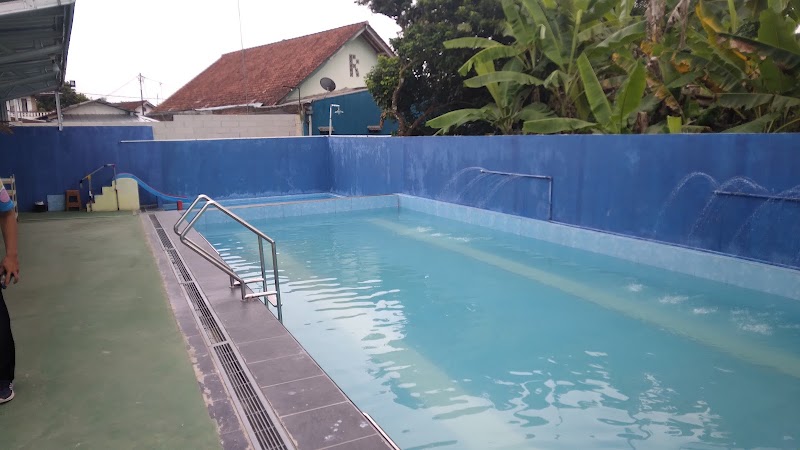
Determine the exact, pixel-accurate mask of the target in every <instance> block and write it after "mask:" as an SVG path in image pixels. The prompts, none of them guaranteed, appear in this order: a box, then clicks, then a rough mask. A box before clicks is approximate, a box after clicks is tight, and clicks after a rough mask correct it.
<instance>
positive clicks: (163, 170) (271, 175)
mask: <svg viewBox="0 0 800 450" xmlns="http://www.w3.org/2000/svg"><path fill="white" fill-rule="evenodd" d="M119 148H120V152H119V164H120V168H122V169H124V170H125V171H127V172H131V173H134V174H136V175H137V176H139V177H140V178H142V179H143V180H144V181H145V182H146V183H148V184H150V185H151V186H153V187H154V188H155V189H157V190H159V191H161V192H164V193H168V194H175V195H184V196H190V197H192V198H193V197H194V196H196V195H197V194H207V195H210V196H211V197H213V198H218V199H234V198H247V197H265V196H271V195H286V194H301V193H314V192H330V190H331V177H330V170H329V165H330V163H329V158H328V157H329V152H328V143H327V138H326V137H319V138H273V139H223V140H190V141H152V142H124V143H122V144H121V145H120V147H119ZM140 194H143V193H142V191H141V190H140ZM148 197H149V196H143V198H142V199H141V201H142V203H148V200H150V202H151V203H155V202H154V201H152V200H153V199H149V198H148Z"/></svg>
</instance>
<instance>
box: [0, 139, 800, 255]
mask: <svg viewBox="0 0 800 450" xmlns="http://www.w3.org/2000/svg"><path fill="white" fill-rule="evenodd" d="M151 138H152V132H151V130H150V128H149V127H67V128H65V129H64V131H63V132H58V131H57V130H56V129H55V128H51V127H47V128H42V127H31V128H28V127H19V128H15V129H14V134H13V135H10V136H8V135H0V151H1V152H2V155H3V161H2V163H0V174H3V175H6V174H11V173H14V174H16V175H17V178H18V191H19V204H20V209H21V210H22V211H28V210H31V209H32V207H33V202H34V201H36V200H45V199H46V196H47V195H48V194H62V193H63V192H64V190H65V189H74V188H76V187H77V184H78V180H79V179H80V178H81V177H82V176H83V175H84V174H86V173H87V172H88V171H90V170H92V169H94V168H96V167H98V166H100V165H102V164H105V163H116V164H118V168H119V171H120V172H131V173H133V174H135V175H137V176H139V177H140V178H142V179H143V180H145V181H146V182H148V183H149V184H151V185H152V186H153V187H154V188H156V189H158V190H160V191H162V192H165V193H169V194H176V195H186V196H194V195H196V194H199V193H206V194H209V195H212V196H214V197H218V198H222V199H224V198H236V197H253V196H266V195H275V194H288V193H309V192H328V191H333V192H337V193H340V194H346V195H375V194H385V193H394V192H402V193H407V194H411V195H416V196H420V197H426V198H431V199H437V200H443V201H449V202H455V203H460V204H465V205H469V206H476V207H482V208H486V209H491V210H495V211H500V212H505V213H509V214H517V215H522V216H525V217H532V218H538V219H547V218H548V217H549V216H550V213H551V211H552V219H553V220H555V221H557V222H563V223H567V224H572V225H577V226H581V227H587V228H593V229H598V230H603V231H609V232H614V233H620V234H625V235H630V236H636V237H641V238H646V239H654V240H659V241H664V242H670V243H674V244H679V245H686V246H690V247H696V248H701V249H706V250H711V251H717V252H723V253H729V254H734V255H738V256H742V257H746V258H753V259H757V260H762V261H768V262H772V263H776V264H783V265H789V266H794V267H800V237H799V236H800V202H799V201H793V200H765V199H762V198H753V197H742V196H721V195H715V194H714V192H715V190H725V191H734V192H744V193H750V194H760V195H764V194H766V195H772V196H781V197H784V198H789V199H800V145H799V144H800V136H796V135H791V134H781V135H660V136H588V135H574V136H499V137H494V136H493V137H414V138H388V137H367V136H363V137H357V136H350V137H345V136H342V137H333V138H327V137H315V138H308V137H305V138H303V137H297V138H277V139H229V140H218V141H161V142H157V141H146V142H122V141H130V140H147V139H151ZM480 168H485V169H489V170H496V171H507V172H515V173H528V174H537V175H547V176H551V177H553V184H552V186H553V190H552V199H553V201H552V206H551V205H550V203H549V201H548V200H549V184H548V183H547V181H544V180H537V179H527V178H520V177H507V176H500V175H491V174H485V173H481V171H480ZM109 177H110V173H106V174H104V175H100V176H98V177H96V178H95V180H94V184H95V187H96V188H97V187H98V186H99V185H100V184H103V182H107V181H108V178H109ZM141 194H142V201H143V202H144V203H148V202H152V203H155V199H153V198H151V197H149V195H147V194H145V193H144V192H141ZM84 198H85V197H84Z"/></svg>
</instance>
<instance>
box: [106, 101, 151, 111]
mask: <svg viewBox="0 0 800 450" xmlns="http://www.w3.org/2000/svg"><path fill="white" fill-rule="evenodd" d="M148 103H150V102H149V101H147V100H145V105H147V104H148ZM111 104H112V105H114V106H116V107H117V108H121V109H124V110H125V111H130V112H136V108H140V107H141V106H142V101H141V100H136V101H132V102H117V103H111ZM151 105H152V104H151Z"/></svg>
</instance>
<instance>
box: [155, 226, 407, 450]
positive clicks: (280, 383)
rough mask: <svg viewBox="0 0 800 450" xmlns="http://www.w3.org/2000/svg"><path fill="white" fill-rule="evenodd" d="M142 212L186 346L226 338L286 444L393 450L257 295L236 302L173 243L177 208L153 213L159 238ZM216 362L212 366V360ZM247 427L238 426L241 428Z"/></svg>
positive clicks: (202, 346) (197, 349)
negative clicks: (210, 322) (207, 320)
mask: <svg viewBox="0 0 800 450" xmlns="http://www.w3.org/2000/svg"><path fill="white" fill-rule="evenodd" d="M148 216H149V215H143V216H142V220H143V223H144V225H145V230H146V233H147V234H148V237H149V240H150V244H151V246H152V248H153V252H154V254H155V255H156V260H157V263H158V267H159V269H160V271H161V274H162V277H163V279H164V280H165V281H166V286H167V290H168V292H169V297H170V300H171V302H172V306H173V309H174V311H175V315H176V317H177V318H178V323H179V326H180V327H181V329H182V330H183V332H184V334H185V335H186V336H188V339H189V344H190V346H193V348H192V349H191V351H192V352H193V354H196V355H198V356H210V355H211V354H213V353H214V352H215V351H216V349H217V348H219V347H220V346H224V345H226V344H232V347H233V348H234V349H235V350H234V351H235V352H236V354H237V356H238V358H239V360H240V362H241V363H242V369H243V371H245V372H247V377H248V378H249V383H251V384H252V385H253V386H254V387H255V389H256V390H257V391H258V396H259V397H260V399H261V400H262V401H263V403H264V405H265V407H266V408H267V409H268V413H269V416H270V419H271V421H272V422H273V423H274V424H275V425H276V428H277V429H278V431H279V432H280V433H281V434H282V435H283V437H284V442H286V443H287V447H289V448H291V447H292V446H293V447H295V448H297V449H331V450H345V449H347V450H362V449H363V450H379V449H384V450H388V449H391V448H392V447H391V446H390V445H389V444H388V442H387V441H386V440H385V439H384V437H383V436H382V434H381V431H380V430H379V429H377V428H376V427H375V426H374V425H373V424H372V423H371V422H370V421H369V420H368V419H367V417H366V416H365V415H364V414H363V413H362V412H361V411H360V410H359V409H358V408H357V407H356V406H355V405H354V404H353V403H352V402H351V401H350V399H349V398H347V396H346V395H345V394H344V393H343V392H342V391H341V390H340V389H339V387H338V386H336V384H335V383H334V382H333V381H332V380H331V379H330V378H329V377H328V375H327V374H326V373H325V372H324V371H323V370H322V369H321V368H320V367H319V365H318V364H317V363H316V361H314V359H313V358H312V357H311V356H310V355H309V354H308V353H307V352H306V351H305V349H304V348H303V347H302V346H301V345H300V344H299V343H298V342H297V340H296V339H295V338H294V337H293V336H292V335H291V334H290V333H289V331H288V330H287V329H286V328H285V327H284V326H283V325H282V324H281V323H280V322H278V320H277V319H276V318H275V316H274V315H273V314H272V312H270V311H269V310H267V308H266V307H265V306H264V305H263V304H261V303H260V302H258V301H247V302H242V301H241V299H240V296H239V295H240V294H239V291H238V289H231V288H230V286H229V280H228V277H227V276H226V275H225V274H224V273H222V272H221V271H219V270H218V269H217V268H215V267H213V266H212V265H211V264H210V263H209V262H207V261H205V260H204V259H202V258H201V257H200V256H199V255H197V254H196V253H194V252H192V251H191V250H189V249H188V248H187V247H185V246H184V245H182V244H181V243H180V242H179V240H178V237H177V236H176V235H175V234H174V233H173V231H172V225H173V224H174V223H175V221H176V220H177V219H178V217H179V214H178V212H175V211H168V212H159V213H156V214H155V215H154V217H156V218H158V220H159V222H160V225H161V227H162V228H163V231H164V232H163V233H162V234H161V237H159V236H158V230H157V228H155V225H154V224H153V223H151V220H148V219H149V217H148ZM189 236H190V238H192V239H193V240H194V241H195V242H197V243H198V244H199V245H200V246H201V247H203V248H204V249H205V250H206V251H208V252H209V253H211V254H215V251H214V249H213V248H212V247H211V246H210V245H209V244H208V243H207V242H206V241H205V239H203V238H202V236H200V235H199V234H198V233H197V232H195V231H194V230H192V231H190V234H189ZM165 237H166V238H167V240H166V244H167V245H168V246H170V247H172V248H174V249H175V250H176V251H177V254H178V255H180V259H181V261H182V263H183V264H184V266H185V269H186V270H187V272H186V274H185V275H181V279H179V278H178V272H180V270H179V269H178V270H177V271H176V269H175V266H174V259H172V258H171V257H168V255H167V251H166V250H167V247H165V246H164V244H165V240H164V238H165ZM187 278H188V279H187ZM189 285H194V286H196V287H198V288H199V290H200V292H201V293H202V294H201V295H202V297H203V299H202V300H201V302H203V301H204V302H205V304H207V306H208V308H209V309H210V311H211V314H212V315H213V317H214V321H215V322H216V323H217V325H218V326H219V328H220V330H221V331H220V332H219V333H218V334H217V335H216V336H215V335H214V333H209V331H208V330H209V327H207V326H204V327H201V328H203V329H202V330H199V331H196V330H198V328H197V327H196V326H195V325H196V324H197V322H198V317H197V314H196V312H197V311H198V308H196V307H195V308H193V307H190V306H189V302H188V301H187V298H188V297H187V295H188V292H189V290H188V289H187V286H189ZM193 333H195V334H193ZM214 341H216V342H214ZM216 362H217V363H216V364H215V366H216V367H217V368H218V367H219V366H220V364H219V360H216ZM201 370H202V373H201V376H204V377H209V376H210V377H214V376H218V377H220V378H221V379H222V380H223V382H224V383H225V385H226V386H229V387H230V386H231V383H230V378H229V377H226V376H224V375H221V373H222V371H220V370H219V369H218V370H216V371H214V368H213V367H211V366H210V365H207V366H205V367H203V368H202V369H201ZM229 390H230V391H235V389H229ZM230 403H231V404H232V405H233V406H234V407H235V408H236V410H237V411H238V412H239V416H240V417H245V415H244V414H242V413H243V411H242V407H241V403H242V402H240V401H239V400H235V399H233V398H232V399H231V400H230ZM246 420H247V419H246V418H245V419H242V422H243V423H246ZM252 429H253V427H245V430H248V432H250V430H252ZM250 437H251V440H252V439H253V437H254V436H253V435H252V434H251V435H250ZM287 440H288V442H287Z"/></svg>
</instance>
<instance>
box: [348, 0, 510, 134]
mask: <svg viewBox="0 0 800 450" xmlns="http://www.w3.org/2000/svg"><path fill="white" fill-rule="evenodd" d="M358 3H360V4H363V5H367V6H369V8H370V9H372V10H373V11H374V12H376V13H380V14H385V15H387V16H389V17H392V18H394V19H395V20H396V21H397V23H398V25H400V27H401V28H402V34H401V36H400V37H398V38H396V39H393V40H392V41H391V44H392V47H393V48H394V50H395V52H396V53H397V56H396V57H394V58H390V59H382V60H380V61H379V63H378V65H377V66H376V67H375V68H374V69H373V71H372V72H371V73H370V74H368V76H367V86H368V89H369V90H370V93H372V95H373V97H374V98H375V100H376V102H377V104H378V106H379V107H380V108H381V109H382V110H383V114H384V116H386V117H392V118H394V119H396V120H397V122H398V125H399V130H398V134H400V135H415V134H431V133H433V131H434V130H432V129H430V128H427V127H425V121H426V120H427V119H428V118H430V117H433V116H434V115H436V114H441V113H442V112H447V111H451V110H453V109H457V108H465V107H466V108H481V107H483V106H484V105H486V104H487V103H489V102H491V100H492V99H491V97H490V96H489V95H488V94H487V93H486V92H485V91H482V90H475V89H469V88H467V87H465V86H464V84H463V79H462V78H461V76H460V75H459V74H458V69H459V68H460V67H461V66H462V65H463V64H464V61H466V60H467V59H468V58H469V56H470V55H471V54H472V52H473V51H472V50H466V49H456V50H452V51H444V48H443V42H445V41H448V40H451V39H456V38H462V37H475V36H481V37H485V38H494V39H495V40H497V41H498V42H502V40H503V35H502V30H503V27H504V23H503V21H502V9H501V7H500V4H499V2H497V1H496V0H417V1H415V2H412V1H411V0H358ZM395 94H396V95H395ZM470 131H471V132H473V133H481V132H486V131H489V130H487V129H485V128H484V129H482V128H481V127H472V128H470Z"/></svg>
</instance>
